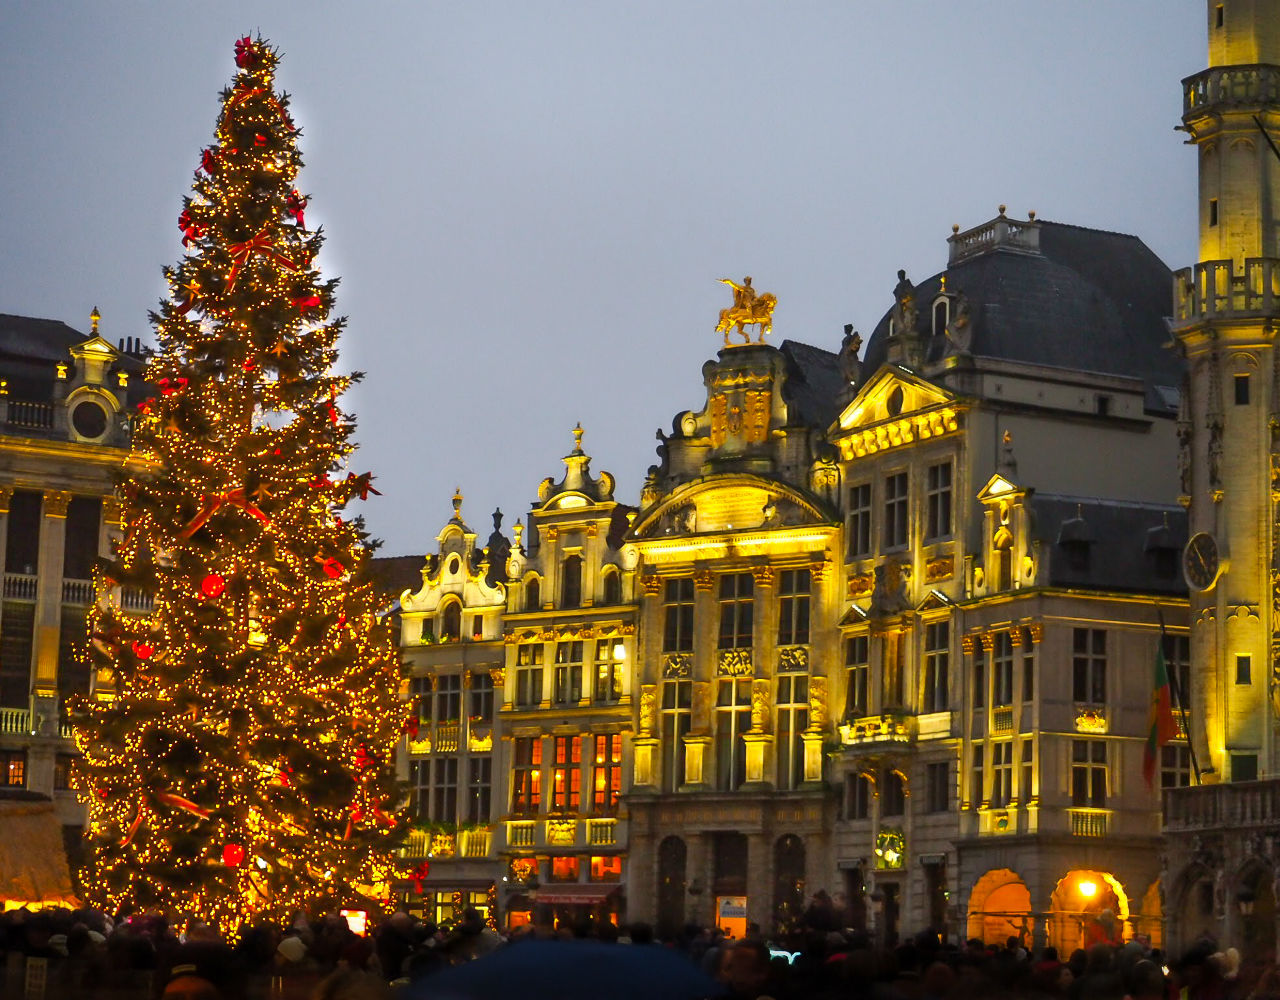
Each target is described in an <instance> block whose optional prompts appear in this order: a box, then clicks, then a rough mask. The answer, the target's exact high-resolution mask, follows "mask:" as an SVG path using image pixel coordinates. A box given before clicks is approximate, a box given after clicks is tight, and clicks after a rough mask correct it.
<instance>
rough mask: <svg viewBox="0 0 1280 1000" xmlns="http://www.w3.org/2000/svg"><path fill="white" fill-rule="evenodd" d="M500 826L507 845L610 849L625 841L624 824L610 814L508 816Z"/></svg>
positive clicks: (513, 846)
mask: <svg viewBox="0 0 1280 1000" xmlns="http://www.w3.org/2000/svg"><path fill="white" fill-rule="evenodd" d="M503 826H504V827H505V834H506V845H505V846H506V847H509V848H523V849H528V848H546V847H553V848H554V847H561V848H572V847H576V848H584V849H585V848H613V847H617V846H618V845H619V844H623V843H625V842H626V824H625V822H623V821H622V820H619V819H617V818H616V817H613V816H586V817H577V816H548V817H545V818H541V819H509V820H507V821H506V823H504V824H503Z"/></svg>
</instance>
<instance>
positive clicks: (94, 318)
mask: <svg viewBox="0 0 1280 1000" xmlns="http://www.w3.org/2000/svg"><path fill="white" fill-rule="evenodd" d="M100 319H102V313H100V312H98V307H97V306H94V307H93V312H91V313H89V323H90V324H91V326H92V329H91V330H90V332H89V336H91V337H96V336H97V335H98V320H100Z"/></svg>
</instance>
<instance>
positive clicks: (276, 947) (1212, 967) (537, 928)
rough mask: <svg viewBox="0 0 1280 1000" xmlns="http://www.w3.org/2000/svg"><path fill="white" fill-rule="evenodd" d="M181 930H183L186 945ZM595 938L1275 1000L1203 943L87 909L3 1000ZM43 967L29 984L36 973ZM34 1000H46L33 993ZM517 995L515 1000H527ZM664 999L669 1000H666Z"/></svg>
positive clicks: (318, 984) (150, 992) (391, 965)
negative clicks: (220, 925)
mask: <svg viewBox="0 0 1280 1000" xmlns="http://www.w3.org/2000/svg"><path fill="white" fill-rule="evenodd" d="M179 931H180V932H179ZM521 937H533V938H556V937H565V938H593V939H596V940H602V941H605V942H611V943H615V944H616V945H617V946H618V947H631V948H670V949H674V950H677V951H679V952H681V953H683V954H684V955H686V956H687V957H688V959H689V961H690V962H691V963H693V964H695V965H697V966H699V967H700V968H701V969H702V970H703V971H704V972H705V973H706V975H707V977H708V978H707V981H708V987H709V988H708V996H711V995H715V994H716V992H717V991H718V992H719V995H721V996H725V997H728V998H729V1000H762V998H771V1000H808V998H814V1000H979V998H1002V997H1008V998H1022V997H1026V998H1046V1000H1052V998H1063V1000H1269V998H1278V1000H1280V971H1278V970H1277V967H1276V966H1275V964H1274V962H1270V961H1268V962H1262V963H1254V964H1249V963H1245V964H1243V965H1242V963H1241V962H1240V959H1239V955H1238V954H1237V953H1236V952H1235V950H1234V949H1227V950H1225V951H1219V950H1218V949H1217V947H1216V946H1215V945H1214V944H1213V943H1212V942H1208V941H1205V942H1200V943H1198V944H1197V945H1196V946H1195V947H1193V948H1191V949H1190V950H1189V951H1188V952H1187V953H1186V954H1184V955H1182V956H1180V957H1179V958H1178V960H1177V961H1174V962H1170V963H1168V964H1166V959H1165V957H1164V956H1162V955H1161V953H1160V952H1159V951H1158V950H1154V951H1153V950H1150V949H1148V948H1146V947H1144V946H1143V945H1142V944H1140V943H1139V942H1136V941H1130V942H1128V943H1125V944H1118V943H1111V942H1101V943H1096V944H1093V945H1092V946H1091V947H1089V949H1088V950H1087V951H1085V950H1083V949H1082V950H1078V951H1075V952H1074V953H1073V954H1071V955H1065V956H1064V955H1059V954H1058V952H1057V951H1056V950H1055V949H1054V948H1045V949H1044V950H1043V951H1041V952H1040V953H1038V954H1034V955H1033V954H1030V953H1028V951H1027V950H1026V949H1025V948H1024V947H1023V946H1022V943H1021V941H1020V939H1018V938H1010V939H1009V940H1008V941H1007V942H1006V943H1005V944H1004V945H1003V946H999V947H994V946H991V945H987V944H983V943H982V942H981V941H977V940H974V941H969V942H968V943H966V944H964V945H957V944H953V943H947V942H945V941H943V940H942V939H941V938H940V937H939V936H938V935H931V934H923V935H919V936H917V937H916V938H914V939H912V940H911V941H908V942H905V943H902V944H899V945H897V946H896V947H893V948H877V947H875V946H874V943H873V941H872V940H871V939H870V938H869V937H868V936H867V935H865V934H862V933H859V932H853V931H848V930H839V929H831V928H828V927H823V926H814V925H813V924H812V923H802V924H801V925H800V926H799V927H797V929H796V930H794V931H793V932H791V933H790V934H787V935H784V936H781V937H777V938H773V939H766V938H765V937H762V936H761V935H760V934H759V932H758V929H757V928H755V927H754V926H753V925H752V926H749V927H748V930H747V933H746V935H745V936H744V937H742V938H738V939H734V938H730V937H726V936H725V935H724V933H723V932H721V931H720V930H718V929H708V928H700V927H696V926H689V927H686V928H684V929H683V931H681V932H680V933H679V934H676V935H673V936H672V937H671V939H669V940H658V939H657V938H656V936H655V934H654V932H653V929H652V928H651V927H649V926H648V925H646V924H633V925H630V926H624V927H618V926H615V925H614V924H612V923H608V922H602V921H596V922H593V921H584V922H582V923H581V924H577V925H574V926H572V927H565V926H562V927H560V928H558V929H553V928H552V927H550V926H542V925H538V924H534V925H530V926H527V927H523V928H520V929H519V930H518V931H515V932H512V933H511V934H509V935H505V936H504V935H500V934H499V933H498V932H497V931H496V930H494V929H493V928H491V927H489V926H488V925H487V924H486V922H485V920H484V918H483V917H482V916H481V914H479V913H478V912H476V911H475V910H468V911H465V912H464V913H463V914H462V917H461V919H460V920H459V921H458V922H457V923H456V924H455V925H454V926H451V927H437V926H436V925H434V924H432V923H430V922H426V921H423V920H419V919H415V918H413V917H410V916H409V915H407V914H405V913H403V912H397V913H395V914H393V915H391V916H390V917H387V918H385V919H383V920H381V921H379V922H378V923H377V924H376V925H375V926H372V927H371V928H370V931H369V933H368V934H367V935H358V934H356V933H355V932H354V931H352V929H351V928H350V926H349V925H348V923H347V921H346V920H345V919H344V918H342V917H340V916H338V915H336V914H334V915H329V916H325V917H322V918H319V919H315V920H310V919H307V918H305V917H301V916H300V917H298V918H297V919H296V920H295V921H294V922H293V923H292V924H291V925H290V926H288V927H277V926H272V925H269V924H265V923H264V924H259V925H257V926H254V927H251V928H248V929H247V930H246V931H245V932H244V933H243V934H242V935H241V936H240V938H239V940H238V941H235V942H227V941H224V940H223V939H222V938H221V936H220V935H219V934H218V932H217V931H216V930H215V929H214V928H213V927H210V926H209V925H207V924H204V923H202V922H200V921H198V920H193V921H189V922H188V923H187V924H186V925H185V926H184V927H182V928H180V929H179V928H176V927H175V926H173V925H172V924H171V923H170V922H169V921H168V920H166V919H165V918H163V917H161V916H157V915H150V914H145V915H135V916H132V917H129V918H127V919H120V920H118V921H113V920H111V919H110V918H108V917H106V916H105V915H103V914H101V913H96V912H94V911H91V910H74V911H73V910H57V909H46V910H40V911H35V912H29V911H26V910H13V911H9V912H7V913H4V914H3V915H0V953H3V955H4V960H5V961H4V966H3V969H4V978H3V979H0V987H3V989H2V990H0V995H3V996H5V997H10V996H12V997H21V996H36V997H40V996H43V997H47V998H49V1000H151V998H154V997H162V998H164V1000H387V998H394V997H396V996H400V995H404V996H409V997H424V998H428V1000H429V998H430V996H431V986H430V979H431V977H432V976H434V975H436V974H437V973H439V972H441V971H442V970H445V969H447V968H450V967H451V966H455V965H459V964H462V963H465V962H470V961H474V960H478V959H482V958H483V957H484V956H485V955H486V954H488V953H490V952H493V951H494V950H496V949H498V948H502V947H508V946H510V945H511V941H512V940H513V939H519V938H521ZM33 968H34V969H38V970H39V972H38V974H37V975H35V976H34V978H33V976H32V969H33ZM40 991H42V992H40ZM521 995H522V994H521V990H520V984H518V983H513V984H512V992H511V996H513V997H520V996H521ZM603 995H604V994H602V996H603ZM661 1000H667V998H661Z"/></svg>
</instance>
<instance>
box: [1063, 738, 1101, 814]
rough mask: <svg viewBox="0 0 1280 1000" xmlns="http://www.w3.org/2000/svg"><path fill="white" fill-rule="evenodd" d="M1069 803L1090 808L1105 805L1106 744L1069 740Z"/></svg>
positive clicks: (1099, 741) (1099, 807)
mask: <svg viewBox="0 0 1280 1000" xmlns="http://www.w3.org/2000/svg"><path fill="white" fill-rule="evenodd" d="M1071 804H1072V805H1073V806H1084V807H1088V808H1092V809H1105V808H1106V805H1107V744H1106V742H1105V741H1104V740H1072V741H1071Z"/></svg>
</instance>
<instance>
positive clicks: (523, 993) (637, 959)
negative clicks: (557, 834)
mask: <svg viewBox="0 0 1280 1000" xmlns="http://www.w3.org/2000/svg"><path fill="white" fill-rule="evenodd" d="M723 992H724V988H723V987H722V986H721V985H720V984H719V983H717V982H716V981H715V980H714V979H711V978H710V977H709V976H707V975H706V974H705V973H703V972H702V970H701V969H699V968H698V967H697V966H696V965H694V964H693V963H692V962H691V961H690V960H689V959H688V958H686V957H685V956H684V955H682V954H681V953H680V952H677V951H672V950H670V949H669V948H662V947H658V946H656V945H625V944H606V943H604V942H602V941H521V942H519V943H517V944H512V945H507V946H506V947H505V948H499V949H498V950H497V951H494V952H490V953H489V954H488V955H485V956H484V957H483V958H478V959H476V960H475V961H474V962H467V963H466V964H464V965H456V966H454V967H453V968H451V969H446V970H445V971H444V972H440V973H437V974H435V975H433V976H428V977H427V978H426V979H423V980H422V981H421V982H418V983H415V984H414V985H413V987H411V988H410V990H409V992H408V996H409V997H411V998H413V1000H506V998H509V997H513V998H519V1000H605V998H607V1000H702V998H704V997H715V996H720V995H721V994H722V993H723Z"/></svg>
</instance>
